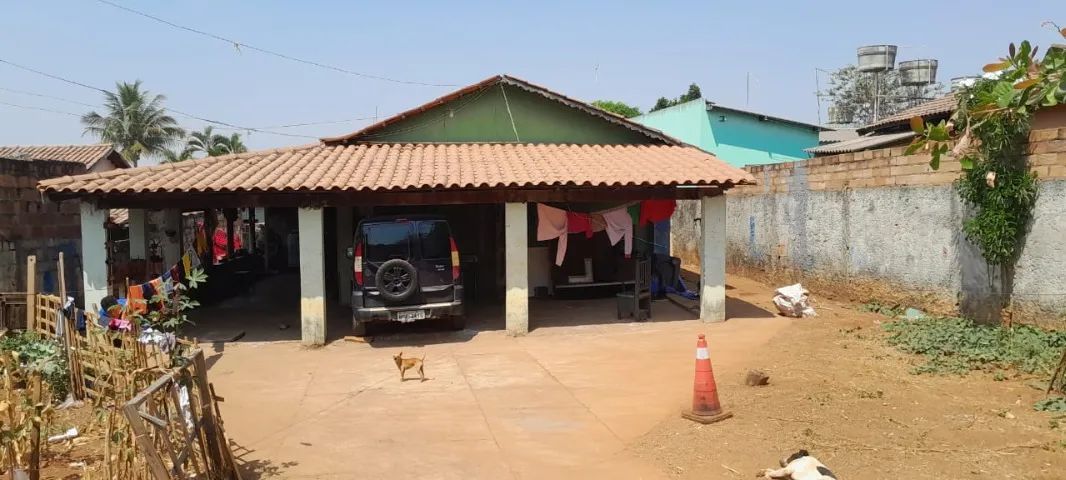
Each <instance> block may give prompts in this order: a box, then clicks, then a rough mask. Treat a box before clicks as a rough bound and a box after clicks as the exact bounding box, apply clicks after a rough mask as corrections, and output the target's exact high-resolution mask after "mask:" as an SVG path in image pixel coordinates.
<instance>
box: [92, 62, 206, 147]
mask: <svg viewBox="0 0 1066 480" xmlns="http://www.w3.org/2000/svg"><path fill="white" fill-rule="evenodd" d="M165 101H166V97H164V96H163V95H153V94H152V93H151V92H149V91H148V90H143V89H142V88H141V81H140V80H137V81H136V82H133V83H126V82H120V83H118V84H116V85H115V91H114V92H105V93H104V108H105V111H104V112H103V114H100V113H97V112H95V111H93V112H89V113H87V114H85V115H83V116H82V117H81V122H82V124H83V125H85V133H86V134H89V135H92V136H94V137H96V138H98V139H100V140H101V141H104V142H109V143H112V144H114V145H115V146H116V147H118V150H119V152H121V154H122V156H123V157H125V158H126V160H129V161H130V163H132V164H134V165H137V163H138V161H139V160H140V159H141V158H142V157H144V156H150V155H162V154H163V152H164V151H165V150H166V149H167V148H168V147H170V146H172V145H174V144H175V143H177V142H179V141H180V139H181V138H182V136H184V134H185V132H184V131H183V130H182V129H181V128H180V127H178V122H177V120H174V117H171V116H170V115H167V113H166V109H164V108H163V102H165Z"/></svg>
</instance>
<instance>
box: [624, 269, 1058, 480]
mask: <svg viewBox="0 0 1066 480" xmlns="http://www.w3.org/2000/svg"><path fill="white" fill-rule="evenodd" d="M734 279H736V277H731V280H734ZM730 283H731V284H732V283H736V284H739V285H745V286H747V287H749V288H744V289H741V290H738V291H731V292H730V294H731V295H732V296H737V297H739V298H742V299H744V300H747V301H748V302H750V303H752V304H754V305H757V306H761V307H763V308H767V309H769V308H771V305H770V302H769V300H768V297H767V296H766V295H765V294H764V293H760V292H758V289H755V290H751V289H750V287H752V286H754V285H757V284H754V282H750V281H748V280H742V279H737V281H735V282H734V281H731V282H730ZM813 294H814V295H815V296H816V297H817V295H818V292H813ZM855 307H856V306H855V305H850V304H846V303H838V302H831V301H823V302H819V303H818V313H819V316H818V317H817V318H813V319H805V320H797V321H795V322H793V323H792V324H791V325H790V326H789V327H787V328H786V329H784V330H783V331H781V332H780V333H779V334H777V335H776V336H775V337H774V338H773V339H771V340H770V342H769V343H768V344H767V345H766V347H765V348H764V349H763V351H762V353H761V354H760V355H758V356H757V357H756V358H755V359H754V360H752V361H751V363H750V368H757V369H762V370H764V371H765V372H767V373H768V374H769V375H770V385H769V386H765V387H748V386H745V385H744V384H743V377H742V376H740V375H725V376H719V378H718V379H717V384H718V388H719V392H720V394H721V399H722V402H723V404H724V405H725V407H726V408H727V409H728V410H730V411H732V412H733V413H734V414H735V417H734V418H733V419H730V420H726V421H725V422H723V423H720V424H716V425H708V426H701V425H696V424H693V423H691V422H688V421H686V420H683V419H681V418H677V417H675V418H670V419H666V420H665V421H664V422H663V423H662V424H660V425H659V426H657V427H656V428H655V429H653V430H652V431H651V432H649V433H648V434H647V435H645V436H644V437H642V438H641V439H640V440H639V441H637V442H635V444H633V445H631V446H630V448H629V451H630V452H632V453H633V454H634V455H636V456H639V457H641V458H645V459H648V460H651V461H653V462H655V463H657V464H658V465H659V466H660V467H661V468H662V469H663V471H665V472H666V473H668V474H669V475H671V476H673V477H675V478H699V479H716V478H721V479H731V478H753V477H754V474H755V472H756V471H758V470H761V469H763V468H767V467H777V459H779V458H781V457H783V456H785V455H787V454H789V453H791V452H793V451H796V450H797V449H800V448H805V449H807V450H809V451H811V452H812V453H813V454H814V455H815V456H817V457H818V458H819V459H820V460H822V461H823V462H824V463H826V464H827V465H828V466H829V467H830V468H831V469H832V470H833V471H834V473H835V474H836V475H837V476H838V477H839V478H842V479H844V478H871V479H872V478H907V479H946V478H997V479H1063V478H1066V471H1063V469H1066V431H1064V430H1062V429H1053V428H1052V427H1051V426H1050V424H1049V421H1050V420H1051V419H1052V418H1053V416H1052V415H1051V414H1048V413H1043V412H1036V411H1034V410H1033V409H1032V408H1031V405H1032V403H1033V402H1034V401H1036V400H1038V399H1041V398H1043V393H1042V392H1041V391H1039V390H1037V389H1036V388H1034V386H1035V385H1037V384H1038V383H1039V380H1042V379H1033V378H1014V379H1009V380H1006V381H994V380H993V379H992V377H991V376H990V375H986V374H970V375H968V376H966V377H959V376H930V375H921V376H918V375H912V374H911V373H910V370H911V368H912V367H913V365H914V364H915V363H916V361H917V359H916V358H914V357H912V356H910V355H905V354H901V353H899V352H897V351H895V350H894V349H892V348H891V347H887V346H886V345H885V344H884V342H883V339H882V336H883V331H882V328H881V325H880V324H881V322H883V321H885V320H886V319H885V318H884V317H882V316H879V315H875V314H870V313H863V312H860V311H858V310H857V309H856V308H855Z"/></svg>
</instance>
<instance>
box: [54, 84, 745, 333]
mask: <svg viewBox="0 0 1066 480" xmlns="http://www.w3.org/2000/svg"><path fill="white" fill-rule="evenodd" d="M751 183H753V181H752V178H751V176H750V175H749V174H747V173H746V172H744V171H742V170H740V169H737V168H734V167H731V166H729V165H727V164H726V163H724V162H722V161H720V160H718V159H717V158H715V157H714V156H713V155H711V154H710V153H708V152H705V151H702V150H700V149H698V148H696V147H693V146H691V145H688V144H684V143H682V142H680V141H678V140H676V139H674V138H671V137H669V136H666V135H664V134H662V133H661V132H659V131H657V130H654V129H650V128H647V127H644V126H641V125H638V124H636V123H633V122H630V121H628V120H626V119H624V118H622V117H619V116H616V115H614V114H611V113H608V112H605V111H603V110H600V109H597V108H595V107H592V106H590V105H588V104H586V103H583V102H580V101H577V100H573V99H571V98H568V97H566V96H563V95H561V94H558V93H555V92H552V91H550V90H548V89H545V88H543V87H540V86H537V85H533V84H531V83H529V82H526V81H524V80H520V79H517V78H514V77H511V76H506V75H500V76H494V77H491V78H489V79H486V80H484V81H482V82H479V83H476V84H473V85H471V86H468V87H465V88H463V89H460V90H458V91H456V92H453V93H451V94H448V95H445V96H443V97H441V98H438V99H436V100H434V101H431V102H429V103H427V104H425V105H422V106H420V107H417V108H415V109H412V110H409V111H407V112H404V113H401V114H399V115H396V116H394V117H392V118H389V119H386V120H383V121H381V122H378V123H375V124H373V125H371V126H369V127H366V128H364V129H362V130H360V131H358V132H354V133H351V134H348V135H344V136H339V137H331V138H324V139H322V140H321V141H320V142H319V143H317V144H313V145H304V146H297V147H291V148H281V149H273V150H262V151H255V152H248V153H242V154H236V155H227V156H220V157H209V158H205V159H199V160H191V161H185V162H179V163H170V164H165V165H159V166H151V167H139V168H133V169H125V170H117V171H113V172H105V173H94V174H87V175H79V176H73V177H62V178H57V179H52V180H47V181H43V182H41V183H40V186H39V188H40V189H41V190H42V191H43V192H45V193H47V194H48V195H49V196H50V197H51V198H52V199H55V200H66V199H76V200H77V201H79V202H80V203H81V231H82V242H83V245H84V247H83V272H84V273H83V275H84V285H85V288H84V298H83V301H84V302H85V305H92V304H99V302H100V300H101V298H103V297H104V296H105V295H107V292H108V290H109V285H107V266H106V264H105V258H106V256H105V255H104V248H105V247H104V238H105V235H104V224H105V222H106V220H107V217H108V209H113V208H128V209H130V217H129V218H130V229H131V230H130V231H131V234H130V239H131V240H130V241H131V249H130V250H131V256H133V255H135V253H134V252H138V253H141V252H144V250H145V246H144V243H145V242H146V239H145V235H144V234H143V233H139V232H143V231H145V226H144V222H145V218H147V217H148V215H145V214H144V213H143V212H144V211H146V210H161V211H162V212H163V214H162V215H161V217H162V218H163V223H164V225H162V226H161V227H160V228H157V230H158V231H162V232H165V238H164V239H163V240H164V241H162V242H160V243H161V245H160V248H162V250H163V257H165V259H166V260H167V261H168V262H169V261H172V260H174V259H178V258H180V256H181V250H182V247H181V245H182V244H183V241H182V239H181V238H180V236H181V234H180V232H181V230H182V228H181V227H180V221H181V218H182V215H181V212H183V211H197V210H204V211H207V212H208V213H211V212H212V211H215V210H222V211H225V212H226V213H227V214H226V216H225V219H226V221H227V224H230V223H232V222H233V220H231V219H234V218H238V217H239V216H240V213H239V212H241V211H245V212H249V213H250V212H254V211H256V209H261V210H260V211H262V212H265V216H266V226H267V228H268V229H269V228H270V227H271V224H272V222H274V223H275V224H276V223H277V222H283V223H288V224H290V228H291V229H292V230H293V231H294V232H296V235H297V236H298V242H296V243H298V245H293V248H294V249H295V251H294V252H292V253H297V252H298V262H297V263H298V266H297V270H298V272H299V279H300V280H299V297H300V298H299V304H300V314H299V315H300V318H299V319H300V325H301V331H302V335H301V337H302V339H303V342H304V343H306V344H322V343H324V342H325V339H326V331H325V319H326V307H327V303H328V302H327V299H328V298H332V297H336V298H337V299H338V303H339V304H340V305H343V304H344V303H345V302H346V297H347V292H349V291H350V289H351V283H350V282H351V275H350V270H351V267H350V263H349V262H348V261H347V260H345V259H344V256H343V252H344V250H345V249H346V248H347V247H348V246H350V245H351V238H352V232H353V228H354V225H355V223H356V222H357V221H358V220H359V219H360V218H364V217H366V216H369V215H375V214H382V213H396V212H399V213H402V212H427V211H432V212H438V213H441V214H444V215H446V216H448V218H449V219H454V220H452V221H453V222H456V223H457V224H459V225H461V226H460V228H455V227H453V229H456V230H459V229H461V231H462V233H461V236H463V237H465V238H463V239H461V240H457V241H461V242H462V243H463V244H464V246H463V247H460V249H461V251H462V255H463V256H464V262H463V268H464V275H465V271H466V269H468V268H469V269H471V272H473V271H476V272H477V278H478V282H479V285H478V287H477V289H476V291H475V292H474V293H475V295H484V296H487V297H492V298H497V299H498V300H499V301H501V302H503V303H504V305H505V316H506V320H505V322H506V329H507V331H508V332H509V333H510V334H513V335H522V334H524V333H526V332H528V330H529V327H530V318H529V298H530V296H531V295H532V294H533V291H532V289H531V276H532V277H533V278H535V277H536V275H537V273H536V272H538V271H540V270H543V269H546V268H547V269H550V268H555V267H551V266H550V265H543V263H544V261H547V259H546V258H541V257H539V256H536V255H532V254H531V248H537V247H538V246H540V247H542V246H544V244H545V243H544V242H538V241H537V240H536V236H535V235H533V230H535V228H536V227H535V226H536V223H535V222H536V213H535V212H536V211H537V207H536V205H537V204H541V203H543V204H552V205H566V206H569V205H573V206H575V208H585V209H586V210H592V209H594V208H595V207H596V206H604V205H625V204H629V203H633V202H640V201H645V200H656V199H698V200H700V201H701V209H702V210H701V211H702V221H701V229H702V235H703V242H702V247H701V265H700V269H701V272H702V282H701V286H700V289H699V293H700V318H701V319H703V320H705V321H721V320H724V319H725V221H726V216H725V208H726V202H725V197H724V196H723V194H724V193H725V191H726V190H728V189H729V188H731V187H733V186H734V185H738V184H751ZM247 216H248V215H247V214H246V215H245V217H247ZM205 218H209V219H211V218H215V215H214V214H213V213H211V214H210V215H205ZM272 219H274V220H272ZM172 223H173V224H172ZM228 227H229V228H228V229H227V230H229V231H232V226H229V225H228ZM134 243H139V244H140V245H134ZM547 243H548V244H551V243H552V242H547ZM232 244H233V242H232V241H230V242H229V243H228V245H232ZM549 246H550V245H549ZM141 254H142V255H143V253H141ZM290 257H291V258H294V259H295V258H296V257H295V256H293V255H291V254H290ZM134 258H136V257H134ZM467 259H476V260H477V261H476V262H467V261H466V260H467ZM209 273H210V272H209ZM209 282H210V280H209ZM534 322H535V319H534Z"/></svg>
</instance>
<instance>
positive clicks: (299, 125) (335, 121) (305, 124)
mask: <svg viewBox="0 0 1066 480" xmlns="http://www.w3.org/2000/svg"><path fill="white" fill-rule="evenodd" d="M374 118H376V117H363V118H349V119H346V120H325V121H321V122H307V123H290V124H288V125H271V126H269V127H256V128H271V129H274V128H295V127H309V126H312V125H333V124H337V123H350V122H360V121H366V120H373V119H374Z"/></svg>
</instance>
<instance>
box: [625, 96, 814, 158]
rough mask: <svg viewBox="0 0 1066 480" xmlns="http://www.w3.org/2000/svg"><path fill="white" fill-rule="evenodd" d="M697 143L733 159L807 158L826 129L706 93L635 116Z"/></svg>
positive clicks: (642, 121) (705, 148)
mask: <svg viewBox="0 0 1066 480" xmlns="http://www.w3.org/2000/svg"><path fill="white" fill-rule="evenodd" d="M633 120H634V121H635V122H637V123H640V124H642V125H646V126H649V127H652V128H656V129H659V130H661V131H663V132H664V133H666V134H668V135H672V136H674V137H676V138H677V139H679V140H681V141H683V142H686V143H689V144H692V145H695V146H697V147H699V148H701V149H703V150H705V151H708V152H711V153H713V154H714V155H715V156H716V157H718V158H720V159H722V160H724V161H726V162H728V163H729V164H730V165H733V166H736V167H742V166H744V165H762V164H766V163H777V162H786V161H790V160H796V159H803V158H807V157H808V155H807V153H806V152H805V151H804V149H806V148H810V147H813V146H816V145H818V142H819V133H820V132H823V131H825V130H828V129H826V128H825V127H820V126H818V125H813V124H810V123H804V122H798V121H795V120H788V119H784V118H780V117H774V116H771V115H766V114H762V113H758V112H753V111H750V110H744V109H739V108H732V107H727V106H724V105H720V104H717V103H715V102H711V101H708V100H704V99H702V98H701V99H696V100H691V101H688V102H685V103H682V104H680V105H675V106H672V107H668V108H664V109H662V110H656V111H654V112H649V113H646V114H644V115H641V116H638V117H635V118H633Z"/></svg>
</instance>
